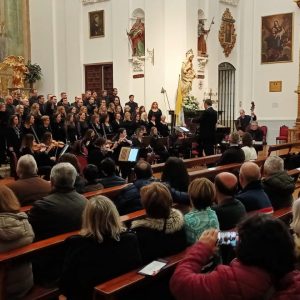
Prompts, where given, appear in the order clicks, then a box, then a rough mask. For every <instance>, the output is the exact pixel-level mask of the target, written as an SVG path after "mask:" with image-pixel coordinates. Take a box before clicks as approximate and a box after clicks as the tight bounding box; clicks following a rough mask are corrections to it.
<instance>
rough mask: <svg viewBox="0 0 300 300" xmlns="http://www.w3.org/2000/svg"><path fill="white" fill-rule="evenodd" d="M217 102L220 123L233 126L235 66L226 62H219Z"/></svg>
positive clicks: (232, 128)
mask: <svg viewBox="0 0 300 300" xmlns="http://www.w3.org/2000/svg"><path fill="white" fill-rule="evenodd" d="M218 94H219V104H218V110H219V111H221V112H222V113H220V116H219V119H220V121H221V124H222V125H224V126H226V127H230V128H231V131H233V130H234V129H235V127H234V108H235V67H234V66H233V65H232V64H230V63H227V62H223V63H221V64H219V88H218Z"/></svg>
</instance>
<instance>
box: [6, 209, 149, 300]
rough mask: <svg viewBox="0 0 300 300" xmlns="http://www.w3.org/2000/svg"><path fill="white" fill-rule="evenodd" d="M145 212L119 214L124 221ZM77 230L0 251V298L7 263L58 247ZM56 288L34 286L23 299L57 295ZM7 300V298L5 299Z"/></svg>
mask: <svg viewBox="0 0 300 300" xmlns="http://www.w3.org/2000/svg"><path fill="white" fill-rule="evenodd" d="M145 214H146V212H145V210H144V209H142V210H138V211H135V212H133V213H130V214H127V215H123V216H120V219H121V221H122V222H124V223H128V222H132V221H133V220H136V219H139V218H142V217H144V216H145ZM78 233H79V231H72V232H68V233H64V234H60V235H57V236H55V237H51V238H48V239H45V240H41V241H38V242H34V243H32V244H30V245H26V246H23V247H20V248H17V249H14V250H10V251H7V252H4V253H0V299H1V300H6V299H7V298H5V272H6V271H7V270H8V269H9V265H10V264H11V263H13V262H15V261H19V260H22V259H26V260H28V261H30V258H31V257H32V256H33V255H39V253H41V252H42V251H44V250H47V249H50V248H53V247H58V246H60V245H62V243H64V241H65V240H66V238H68V237H70V236H72V235H75V234H78ZM58 293H59V291H58V289H57V288H51V289H48V288H43V287H40V286H34V288H33V289H32V291H30V293H29V294H28V295H27V296H26V297H25V299H24V300H33V299H49V297H56V296H58ZM7 300H9V299H7Z"/></svg>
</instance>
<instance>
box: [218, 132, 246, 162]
mask: <svg viewBox="0 0 300 300" xmlns="http://www.w3.org/2000/svg"><path fill="white" fill-rule="evenodd" d="M239 139H240V136H239V134H238V133H237V132H233V133H232V134H231V135H230V146H229V148H228V149H227V150H225V152H224V153H223V154H222V156H221V158H220V160H219V161H218V163H217V165H218V166H221V165H227V164H233V163H243V162H244V161H245V152H244V151H243V150H242V149H241V147H240V145H239Z"/></svg>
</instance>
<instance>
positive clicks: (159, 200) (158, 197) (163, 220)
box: [131, 182, 186, 263]
mask: <svg viewBox="0 0 300 300" xmlns="http://www.w3.org/2000/svg"><path fill="white" fill-rule="evenodd" d="M141 202H142V204H143V207H144V208H145V210H146V217H145V218H144V219H141V220H136V221H133V222H132V226H131V229H132V230H134V231H135V232H136V234H137V237H138V241H139V246H140V251H141V255H142V259H143V263H148V262H150V261H152V260H154V259H157V258H161V257H165V256H168V255H172V254H175V253H178V252H180V251H182V250H183V249H184V248H185V247H186V235H185V230H184V218H183V215H182V213H181V212H180V211H179V210H176V209H174V208H172V196H171V193H170V191H169V189H168V188H167V187H166V186H165V185H164V184H162V183H159V182H153V183H150V184H148V185H147V186H144V187H142V188H141Z"/></svg>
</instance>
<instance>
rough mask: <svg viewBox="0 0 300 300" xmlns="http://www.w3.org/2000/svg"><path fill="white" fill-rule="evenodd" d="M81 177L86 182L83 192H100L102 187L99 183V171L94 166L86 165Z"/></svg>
mask: <svg viewBox="0 0 300 300" xmlns="http://www.w3.org/2000/svg"><path fill="white" fill-rule="evenodd" d="M83 176H84V179H85V180H86V183H85V187H84V192H85V193H86V192H92V191H97V190H102V189H103V185H102V184H101V183H100V182H99V178H98V177H99V170H98V168H97V166H95V165H91V164H89V165H87V166H86V167H85V168H84V169H83Z"/></svg>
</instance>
